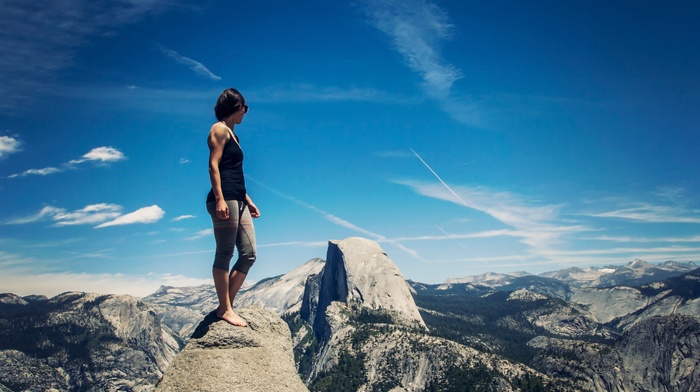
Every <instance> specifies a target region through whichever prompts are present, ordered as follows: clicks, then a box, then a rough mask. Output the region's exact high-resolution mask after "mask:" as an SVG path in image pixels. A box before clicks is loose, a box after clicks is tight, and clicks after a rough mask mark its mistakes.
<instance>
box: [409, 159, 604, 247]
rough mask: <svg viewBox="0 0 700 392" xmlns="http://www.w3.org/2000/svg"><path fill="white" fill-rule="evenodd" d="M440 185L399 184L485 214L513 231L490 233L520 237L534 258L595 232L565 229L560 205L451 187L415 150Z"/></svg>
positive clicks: (575, 227) (578, 227)
mask: <svg viewBox="0 0 700 392" xmlns="http://www.w3.org/2000/svg"><path fill="white" fill-rule="evenodd" d="M411 151H412V152H413V153H414V154H415V156H416V157H417V158H418V159H419V160H420V161H421V163H422V164H423V165H424V166H425V167H426V168H427V169H428V170H429V171H430V172H431V173H432V174H433V176H434V177H435V178H436V179H437V180H438V181H439V183H437V184H436V183H426V182H419V181H396V182H397V183H399V184H402V185H405V186H408V187H410V188H411V189H413V190H414V191H415V192H417V193H419V194H421V195H424V196H427V197H432V198H436V199H441V200H445V201H449V202H452V203H455V204H458V205H461V206H464V207H467V208H471V209H474V210H477V211H481V212H483V213H485V214H487V215H489V216H491V217H492V218H493V219H495V220H497V221H499V222H501V223H502V224H504V225H506V226H508V227H511V228H512V229H507V230H502V231H495V232H493V231H492V232H490V234H493V235H499V236H500V235H508V236H513V237H519V238H520V242H522V243H523V244H525V245H527V246H528V247H529V252H530V253H531V255H532V256H543V257H546V256H547V255H548V254H550V253H551V250H552V249H556V247H557V246H559V245H561V244H562V243H563V242H564V238H565V237H567V236H570V235H572V234H575V233H580V232H585V231H591V230H592V229H591V228H589V227H586V226H583V225H564V224H561V223H560V221H561V219H560V216H559V215H560V209H561V206H559V205H551V204H541V203H536V202H533V201H530V200H527V198H524V197H522V196H520V195H517V194H514V193H511V192H504V191H494V190H492V189H489V188H486V187H470V186H451V185H448V184H447V182H445V181H444V180H443V179H442V178H441V177H440V176H439V175H438V174H437V172H436V171H435V170H433V168H432V167H431V166H430V165H429V164H428V163H427V162H426V161H425V160H423V158H421V157H420V155H418V154H417V153H416V152H415V151H413V150H411Z"/></svg>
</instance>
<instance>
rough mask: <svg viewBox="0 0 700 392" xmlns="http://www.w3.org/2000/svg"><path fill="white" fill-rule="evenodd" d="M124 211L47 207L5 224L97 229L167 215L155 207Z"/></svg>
mask: <svg viewBox="0 0 700 392" xmlns="http://www.w3.org/2000/svg"><path fill="white" fill-rule="evenodd" d="M122 210H123V207H122V206H120V205H117V204H109V203H98V204H91V205H88V206H85V207H83V208H81V209H78V210H75V211H68V210H66V209H65V208H58V207H54V206H45V207H43V208H42V209H41V210H40V211H39V212H38V213H36V214H34V215H30V216H26V217H21V218H15V219H11V220H8V221H6V222H3V223H4V224H6V225H20V224H29V223H34V222H40V221H45V220H49V221H53V222H54V223H53V225H52V226H54V227H62V226H76V225H94V224H98V223H99V225H98V226H96V228H97V227H107V226H116V225H128V224H134V223H153V222H157V221H158V220H160V219H161V218H162V217H163V215H164V214H165V211H163V210H162V209H160V207H158V206H155V205H154V206H150V207H144V208H141V209H138V210H136V211H134V212H132V213H129V214H122ZM101 222H103V223H101Z"/></svg>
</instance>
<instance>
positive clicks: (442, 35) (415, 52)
mask: <svg viewBox="0 0 700 392" xmlns="http://www.w3.org/2000/svg"><path fill="white" fill-rule="evenodd" d="M364 10H365V13H366V15H367V17H368V19H369V22H370V23H371V24H372V25H373V26H374V27H376V28H377V29H379V30H380V31H381V32H383V33H384V34H386V35H387V36H388V37H389V38H390V39H391V40H392V43H393V45H394V47H395V48H396V50H397V51H398V52H399V53H400V54H401V55H402V56H403V58H404V60H405V61H406V63H407V65H408V66H409V68H411V69H412V70H413V71H415V72H417V73H418V74H419V75H420V76H421V77H422V78H423V82H424V83H425V87H426V90H427V92H429V93H430V94H433V95H436V96H446V95H447V94H449V91H450V89H451V88H452V84H453V83H454V82H455V81H456V80H458V79H460V78H461V77H462V76H461V72H460V71H459V69H457V68H455V67H454V66H452V65H450V64H447V63H445V62H444V60H443V59H442V58H441V55H440V51H439V49H438V45H439V43H440V41H442V40H444V39H447V38H449V37H450V35H451V34H452V30H453V29H454V26H452V24H450V23H449V18H448V16H447V14H446V13H445V12H444V11H443V10H442V9H441V8H440V7H438V6H437V5H435V4H433V3H430V2H428V1H425V0H389V1H366V2H365V7H364Z"/></svg>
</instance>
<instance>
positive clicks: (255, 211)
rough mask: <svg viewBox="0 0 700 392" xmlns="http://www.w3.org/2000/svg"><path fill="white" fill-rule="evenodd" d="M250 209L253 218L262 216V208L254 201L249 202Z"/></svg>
mask: <svg viewBox="0 0 700 392" xmlns="http://www.w3.org/2000/svg"><path fill="white" fill-rule="evenodd" d="M248 210H249V211H250V216H252V217H253V218H260V210H259V209H258V206H256V205H255V204H253V203H248Z"/></svg>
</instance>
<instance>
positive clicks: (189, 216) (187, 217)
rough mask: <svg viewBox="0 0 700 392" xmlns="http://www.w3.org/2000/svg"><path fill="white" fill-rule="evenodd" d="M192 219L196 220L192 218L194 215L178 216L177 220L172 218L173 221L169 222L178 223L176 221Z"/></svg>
mask: <svg viewBox="0 0 700 392" xmlns="http://www.w3.org/2000/svg"><path fill="white" fill-rule="evenodd" d="M193 218H196V216H194V215H180V216H178V217H177V218H173V219H172V220H171V222H178V221H181V220H185V219H193Z"/></svg>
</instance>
